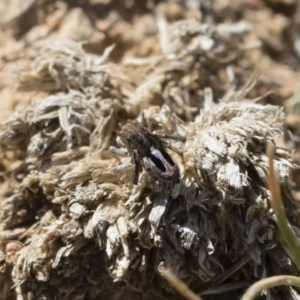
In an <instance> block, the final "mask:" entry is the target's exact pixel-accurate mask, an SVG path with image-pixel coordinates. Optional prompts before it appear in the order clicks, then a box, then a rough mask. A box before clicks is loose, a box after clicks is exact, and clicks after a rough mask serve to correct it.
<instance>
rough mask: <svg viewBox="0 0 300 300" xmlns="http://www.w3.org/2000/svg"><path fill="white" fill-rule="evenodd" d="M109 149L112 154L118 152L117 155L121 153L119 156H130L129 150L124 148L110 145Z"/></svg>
mask: <svg viewBox="0 0 300 300" xmlns="http://www.w3.org/2000/svg"><path fill="white" fill-rule="evenodd" d="M108 151H110V152H111V153H112V154H116V155H119V156H128V152H127V151H123V150H121V149H118V148H116V147H113V146H111V147H109V148H108Z"/></svg>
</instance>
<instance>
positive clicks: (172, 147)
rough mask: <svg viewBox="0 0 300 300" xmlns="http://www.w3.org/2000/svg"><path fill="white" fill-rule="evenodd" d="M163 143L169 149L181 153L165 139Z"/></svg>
mask: <svg viewBox="0 0 300 300" xmlns="http://www.w3.org/2000/svg"><path fill="white" fill-rule="evenodd" d="M162 142H163V144H164V145H165V146H166V147H167V148H168V149H170V150H172V151H174V152H175V153H177V154H179V155H182V150H181V149H180V148H178V147H176V146H174V145H172V144H170V143H168V142H165V141H162Z"/></svg>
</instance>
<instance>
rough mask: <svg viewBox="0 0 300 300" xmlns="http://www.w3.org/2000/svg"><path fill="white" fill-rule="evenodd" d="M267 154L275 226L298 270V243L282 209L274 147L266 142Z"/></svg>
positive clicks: (299, 262) (299, 264) (299, 253)
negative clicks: (275, 167) (275, 219)
mask: <svg viewBox="0 0 300 300" xmlns="http://www.w3.org/2000/svg"><path fill="white" fill-rule="evenodd" d="M267 155H268V157H269V176H268V188H269V190H270V192H271V205H272V207H273V210H274V213H275V215H276V218H277V226H278V228H279V230H280V232H281V237H282V239H283V241H284V242H285V244H286V245H287V247H288V249H289V251H290V253H291V256H292V257H291V258H292V260H293V261H294V263H295V264H296V266H297V268H298V271H300V251H299V249H300V248H299V243H298V240H297V237H296V236H295V233H294V231H293V230H292V228H291V226H290V224H289V222H288V220H287V218H286V214H285V211H284V207H283V202H282V199H281V192H280V186H279V183H278V181H277V178H276V174H275V169H274V147H273V146H272V145H271V144H268V146H267Z"/></svg>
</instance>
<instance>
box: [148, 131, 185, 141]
mask: <svg viewBox="0 0 300 300" xmlns="http://www.w3.org/2000/svg"><path fill="white" fill-rule="evenodd" d="M152 134H153V135H155V136H156V137H159V138H161V139H169V140H174V141H180V142H185V141H186V137H185V136H182V135H167V134H157V133H152Z"/></svg>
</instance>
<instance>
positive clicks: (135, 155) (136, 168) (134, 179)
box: [132, 150, 140, 184]
mask: <svg viewBox="0 0 300 300" xmlns="http://www.w3.org/2000/svg"><path fill="white" fill-rule="evenodd" d="M132 154H133V155H132V156H133V163H134V171H133V175H132V183H133V184H138V181H139V171H140V162H139V159H138V153H137V150H133V153H132Z"/></svg>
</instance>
